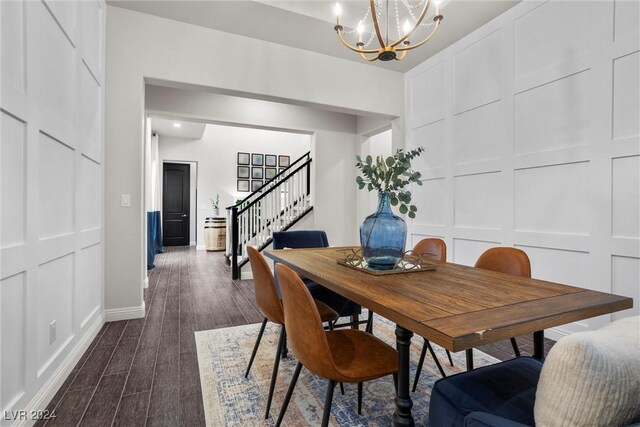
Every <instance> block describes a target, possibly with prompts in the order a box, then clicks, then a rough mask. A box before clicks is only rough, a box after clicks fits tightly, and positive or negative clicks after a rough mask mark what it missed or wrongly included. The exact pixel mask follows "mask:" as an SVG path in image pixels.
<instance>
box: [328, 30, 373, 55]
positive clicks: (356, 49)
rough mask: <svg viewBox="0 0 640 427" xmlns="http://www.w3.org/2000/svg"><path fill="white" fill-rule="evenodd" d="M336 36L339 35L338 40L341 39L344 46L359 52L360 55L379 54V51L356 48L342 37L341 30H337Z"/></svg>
mask: <svg viewBox="0 0 640 427" xmlns="http://www.w3.org/2000/svg"><path fill="white" fill-rule="evenodd" d="M336 34H338V38H339V39H340V41H341V42H342V44H343V45H345V46H346V47H348V48H349V49H351V50H352V51H354V52H358V53H378V49H360V48H358V47H356V46H353V45H350V44H349V42H347V41H346V40H345V38H344V36H343V35H342V33H341V32H340V30H336Z"/></svg>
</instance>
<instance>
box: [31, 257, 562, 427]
mask: <svg viewBox="0 0 640 427" xmlns="http://www.w3.org/2000/svg"><path fill="white" fill-rule="evenodd" d="M165 249H166V252H165V253H163V254H159V255H157V256H156V268H155V269H153V270H152V271H151V272H150V275H149V288H148V289H146V290H145V292H144V298H145V304H146V307H148V309H147V316H146V318H144V319H136V320H129V321H126V320H125V321H120V322H111V323H107V324H105V325H104V327H103V328H102V330H101V331H100V333H99V334H98V336H97V337H96V338H95V339H94V341H93V343H92V344H91V346H90V347H89V349H88V350H87V351H86V352H85V354H84V355H83V356H82V358H81V360H80V361H79V362H78V364H77V365H76V367H75V368H74V370H73V371H72V373H71V374H70V375H69V377H68V378H67V380H66V381H65V383H64V384H63V386H62V387H61V388H60V390H59V391H58V393H57V394H56V396H55V397H54V398H53V399H52V401H51V402H50V404H49V405H48V407H47V409H48V410H49V411H53V410H55V414H56V418H55V419H52V420H50V421H48V422H47V423H45V422H43V421H40V422H38V423H37V425H38V426H44V425H47V426H49V427H53V426H71V425H77V424H81V425H83V426H84V425H86V426H111V425H116V426H144V425H146V426H171V427H174V426H178V425H184V426H203V425H205V420H204V410H203V405H202V397H201V388H200V375H199V371H198V360H197V356H196V346H195V339H194V334H193V332H194V331H200V330H208V329H215V328H226V327H230V326H238V325H244V324H248V323H258V322H260V321H261V320H262V317H261V315H260V314H259V312H258V310H257V307H256V305H255V302H254V295H253V285H252V282H251V281H245V280H235V281H234V280H231V276H230V271H229V268H228V267H227V266H226V265H225V263H224V256H223V255H222V253H221V252H215V253H214V252H205V251H196V250H195V249H193V248H189V247H168V248H165ZM413 342H414V343H415V344H414V345H420V346H421V345H422V340H421V339H419V337H418V338H414V340H413ZM518 343H519V344H520V348H521V350H522V351H523V354H527V355H528V354H530V353H531V352H532V340H531V338H530V337H527V338H518ZM552 344H553V341H550V340H547V351H548V349H549V348H550V346H551V345H552ZM481 349H482V350H483V351H484V352H486V353H489V354H491V355H492V356H494V357H497V358H499V359H502V360H505V359H509V358H512V357H513V353H512V351H511V346H510V344H509V342H508V341H506V342H500V343H497V344H494V345H491V346H486V347H483V348H481Z"/></svg>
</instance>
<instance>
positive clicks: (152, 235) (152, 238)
mask: <svg viewBox="0 0 640 427" xmlns="http://www.w3.org/2000/svg"><path fill="white" fill-rule="evenodd" d="M163 249H164V248H163V247H162V223H161V222H160V211H153V212H147V270H151V269H152V268H154V267H155V265H154V264H153V261H154V259H155V256H156V254H159V253H162V251H163Z"/></svg>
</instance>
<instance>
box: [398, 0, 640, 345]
mask: <svg viewBox="0 0 640 427" xmlns="http://www.w3.org/2000/svg"><path fill="white" fill-rule="evenodd" d="M639 4H640V2H639V1H638V0H615V1H584V2H581V1H562V0H550V1H547V2H541V1H524V2H522V3H521V4H519V5H517V6H515V7H514V8H512V9H510V10H509V11H508V12H506V13H505V14H504V15H502V16H500V17H498V18H496V19H495V20H493V21H491V22H490V23H488V24H486V25H485V26H483V27H481V28H480V29H478V30H476V31H475V32H474V33H472V34H470V35H469V36H467V37H465V38H463V39H461V40H460V41H458V42H456V43H455V44H454V45H452V46H450V47H448V48H447V49H445V50H443V51H442V52H440V53H439V54H437V55H435V56H434V57H432V58H430V59H429V60H427V61H426V62H424V63H423V64H421V65H419V66H418V67H416V68H414V69H413V70H411V71H410V72H408V73H407V74H406V76H405V108H406V134H407V146H408V147H409V148H413V147H417V146H424V147H426V148H427V152H426V155H425V156H423V157H424V158H422V157H421V158H420V160H419V164H417V165H416V166H417V167H418V169H419V170H421V171H423V172H424V173H423V175H424V176H425V180H424V186H422V187H415V188H414V192H415V200H416V202H417V205H418V209H419V212H418V216H417V218H416V219H415V220H414V221H412V222H411V223H410V225H409V230H410V235H411V242H410V243H412V244H414V243H416V242H417V241H418V240H420V239H421V238H422V237H424V236H438V237H442V238H444V239H445V241H446V243H447V246H448V252H449V253H448V256H449V259H450V260H452V261H453V262H458V263H462V264H471V265H472V264H473V263H475V261H476V259H477V258H478V256H479V255H480V254H481V253H482V252H483V251H484V250H486V249H488V248H490V247H492V246H497V245H502V246H517V247H519V248H521V249H523V250H524V251H525V252H527V254H528V255H529V257H530V259H531V262H532V270H533V276H534V277H537V278H541V279H546V280H551V281H556V282H560V283H567V284H573V285H577V286H582V287H586V288H589V289H595V290H599V291H603V292H614V293H617V294H622V295H627V296H631V297H633V298H634V306H635V307H634V308H633V309H631V310H628V311H626V312H622V313H619V314H616V315H614V318H615V317H620V316H626V315H629V314H631V313H639V312H640V311H639V309H638V305H639V304H640V301H639V297H640V240H639V238H640V139H639V138H640V131H639V128H640V111H639V99H640V84H639V80H640V54H639V52H638V51H639V48H640V35H639V32H638V31H639V30H638V28H639V26H640V23H639V19H640V8H639V6H638V5H639ZM610 318H611V316H603V317H601V318H597V319H589V320H586V321H583V322H577V323H575V324H572V325H566V326H563V327H560V328H557V329H556V330H554V332H555V334H553V333H552V335H554V336H556V337H557V336H558V335H561V334H564V333H568V332H571V331H577V330H581V329H585V328H593V327H597V326H599V325H600V324H602V323H604V322H606V321H608V320H609V319H610Z"/></svg>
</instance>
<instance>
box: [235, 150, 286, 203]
mask: <svg viewBox="0 0 640 427" xmlns="http://www.w3.org/2000/svg"><path fill="white" fill-rule="evenodd" d="M237 163H238V166H237V180H238V184H237V190H238V191H240V192H244V193H249V192H251V193H253V192H254V191H258V190H259V189H260V188H261V187H262V186H263V185H264V184H266V183H267V182H269V181H271V180H272V179H273V178H275V177H276V175H278V174H279V173H280V172H282V171H283V170H285V169H286V168H287V167H289V164H290V163H291V157H290V156H285V155H276V154H260V153H242V152H239V153H238V161H237Z"/></svg>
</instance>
